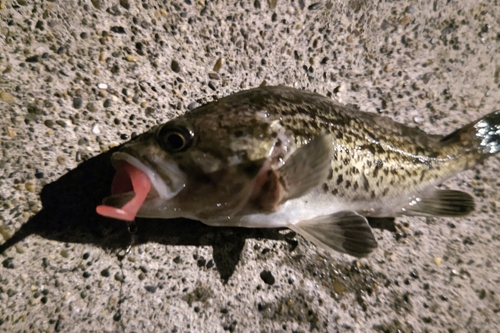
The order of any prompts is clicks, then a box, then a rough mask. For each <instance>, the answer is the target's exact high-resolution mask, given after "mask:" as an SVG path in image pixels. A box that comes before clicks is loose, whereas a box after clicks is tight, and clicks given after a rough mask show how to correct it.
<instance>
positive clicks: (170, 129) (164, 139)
mask: <svg viewBox="0 0 500 333" xmlns="http://www.w3.org/2000/svg"><path fill="white" fill-rule="evenodd" d="M192 139H193V132H192V131H190V130H189V129H187V128H186V127H184V126H180V125H174V124H169V123H167V124H165V125H163V126H161V127H160V128H159V129H158V130H157V131H156V140H157V141H158V143H159V144H160V146H161V147H162V148H163V149H165V150H166V151H168V152H169V153H177V152H181V151H184V150H186V149H188V148H189V146H190V145H191V142H192Z"/></svg>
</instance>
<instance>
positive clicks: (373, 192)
mask: <svg viewBox="0 0 500 333" xmlns="http://www.w3.org/2000/svg"><path fill="white" fill-rule="evenodd" d="M370 198H372V199H375V191H372V192H371V193H370Z"/></svg>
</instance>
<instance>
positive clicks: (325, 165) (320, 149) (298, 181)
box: [277, 135, 333, 200]
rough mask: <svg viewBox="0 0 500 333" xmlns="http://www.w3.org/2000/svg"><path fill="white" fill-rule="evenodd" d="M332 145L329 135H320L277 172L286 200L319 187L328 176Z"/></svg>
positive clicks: (296, 152)
mask: <svg viewBox="0 0 500 333" xmlns="http://www.w3.org/2000/svg"><path fill="white" fill-rule="evenodd" d="M332 150H333V145H332V142H331V138H330V136H329V135H321V136H318V137H317V138H315V139H314V140H312V141H311V142H310V143H309V144H307V145H305V146H302V147H300V148H299V149H298V150H297V151H295V152H294V153H293V154H292V156H290V158H289V159H288V160H287V161H286V162H285V165H283V166H282V167H281V168H279V170H277V172H278V174H279V176H278V177H279V178H280V180H281V183H282V184H283V187H284V190H285V193H286V194H285V198H284V199H286V200H290V199H294V198H298V197H300V196H302V195H304V194H306V193H307V192H309V191H310V190H311V189H313V188H314V187H316V186H318V185H320V184H321V183H322V182H323V181H324V180H325V179H326V177H327V176H328V171H329V170H330V159H331V155H332Z"/></svg>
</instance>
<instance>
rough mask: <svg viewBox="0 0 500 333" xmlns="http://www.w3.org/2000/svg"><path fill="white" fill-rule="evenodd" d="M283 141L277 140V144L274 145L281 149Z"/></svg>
mask: <svg viewBox="0 0 500 333" xmlns="http://www.w3.org/2000/svg"><path fill="white" fill-rule="evenodd" d="M281 143H282V142H281V140H279V139H278V140H277V141H276V143H275V144H274V146H275V147H281Z"/></svg>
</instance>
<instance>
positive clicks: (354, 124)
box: [114, 86, 500, 257]
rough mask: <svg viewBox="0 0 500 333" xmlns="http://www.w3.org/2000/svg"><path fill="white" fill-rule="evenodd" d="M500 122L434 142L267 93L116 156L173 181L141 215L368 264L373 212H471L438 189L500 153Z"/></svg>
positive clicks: (221, 105)
mask: <svg viewBox="0 0 500 333" xmlns="http://www.w3.org/2000/svg"><path fill="white" fill-rule="evenodd" d="M499 124H500V112H497V113H491V114H489V115H487V116H485V117H484V118H482V119H480V120H478V121H476V122H474V123H471V124H469V125H467V126H465V127H464V128H462V129H459V130H457V131H455V132H453V133H452V134H450V135H448V136H446V137H443V136H435V135H434V136H431V135H428V134H426V133H425V132H423V131H421V130H419V129H415V128H411V127H408V126H405V125H402V124H400V123H397V122H395V121H393V120H391V119H389V118H387V117H382V116H380V115H377V114H372V113H366V112H362V111H360V110H358V109H356V108H354V107H352V106H346V105H342V104H339V103H337V102H335V101H334V100H332V99H330V98H327V97H324V96H321V95H318V94H314V93H310V92H305V91H301V90H297V89H293V88H287V87H280V86H278V87H260V88H255V89H251V90H247V91H242V92H239V93H236V94H233V95H230V96H228V97H225V98H222V99H220V100H218V101H215V102H212V103H209V104H207V105H204V106H201V107H199V108H197V109H195V110H192V111H190V112H187V113H186V114H185V115H183V116H181V117H179V118H176V119H174V120H172V121H170V122H169V123H167V124H165V125H162V127H160V128H159V129H154V130H152V131H151V132H149V133H146V134H144V135H142V136H141V137H139V138H138V139H136V140H135V141H132V142H130V143H129V144H127V145H125V147H124V148H123V149H122V151H121V155H118V156H115V157H114V160H115V162H117V161H118V162H119V161H120V160H126V161H129V162H130V160H127V159H128V158H129V157H130V156H132V157H133V159H134V161H135V162H137V161H139V162H137V163H139V164H141V165H146V166H147V168H150V169H154V170H156V171H157V174H158V175H160V178H161V179H163V180H164V183H165V184H167V185H166V187H167V188H168V189H167V190H166V192H168V193H170V195H163V198H162V195H161V194H160V195H158V193H159V192H161V191H152V193H151V195H150V199H148V200H147V201H146V202H145V203H144V205H143V208H142V209H141V211H139V214H138V216H142V217H163V218H172V217H187V218H193V219H197V220H200V221H202V222H204V223H207V224H210V225H221V226H222V225H225V226H242V227H289V228H291V229H293V230H295V231H297V232H299V233H301V234H302V235H304V236H305V237H306V238H307V239H309V240H311V241H313V242H315V243H316V244H317V245H320V246H323V247H325V248H330V249H335V250H337V251H341V252H346V253H349V254H351V255H355V256H360V257H361V256H365V255H367V254H368V253H369V252H371V251H372V250H373V249H374V248H375V247H376V246H377V245H376V241H375V239H374V237H373V235H372V233H371V229H370V227H369V226H368V224H367V223H366V218H365V217H395V216H400V215H436V216H462V215H466V214H467V213H469V212H470V211H472V210H473V209H474V201H473V199H472V197H471V196H470V195H468V194H466V193H463V192H459V191H443V190H442V191H437V190H435V189H434V186H435V185H437V184H439V183H441V182H442V181H444V180H445V179H447V178H449V177H451V176H453V175H455V174H457V173H458V172H460V171H462V170H465V169H468V168H470V167H472V166H474V165H475V164H476V163H477V162H479V161H482V160H483V159H484V158H486V157H488V156H490V155H492V154H495V153H497V152H498V150H499V149H498V142H499V141H500V140H499V135H500V134H499V133H500V130H499ZM179 127H181V128H183V129H184V130H185V131H186V133H190V135H191V136H192V138H191V139H189V144H186V147H183V148H182V150H181V151H178V152H172V151H170V152H168V151H166V150H165V147H162V144H161V142H162V140H164V139H162V138H161V136H162V135H164V133H163V134H162V128H167V130H165V129H164V130H163V132H165V133H171V132H169V131H170V128H174V129H176V130H177V129H178V128H179ZM159 133H160V134H159ZM168 135H170V134H168ZM170 138H172V137H170ZM325 142H326V144H325ZM127 156H128V157H127ZM322 156H326V157H322ZM325 161H326V162H325ZM162 163H163V164H162ZM162 165H163V167H162ZM165 165H167V166H166V167H165ZM172 170H174V172H172ZM172 174H173V175H174V176H172ZM176 182H177V183H178V184H177V185H175V183H176ZM153 186H154V187H155V188H157V186H155V181H153ZM166 192H165V193H166ZM350 221H352V223H350ZM334 234H335V235H337V234H340V236H339V235H337V236H338V237H340V238H335V237H337V236H335V235H334ZM323 235H326V236H324V237H323ZM321 238H324V239H321Z"/></svg>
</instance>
